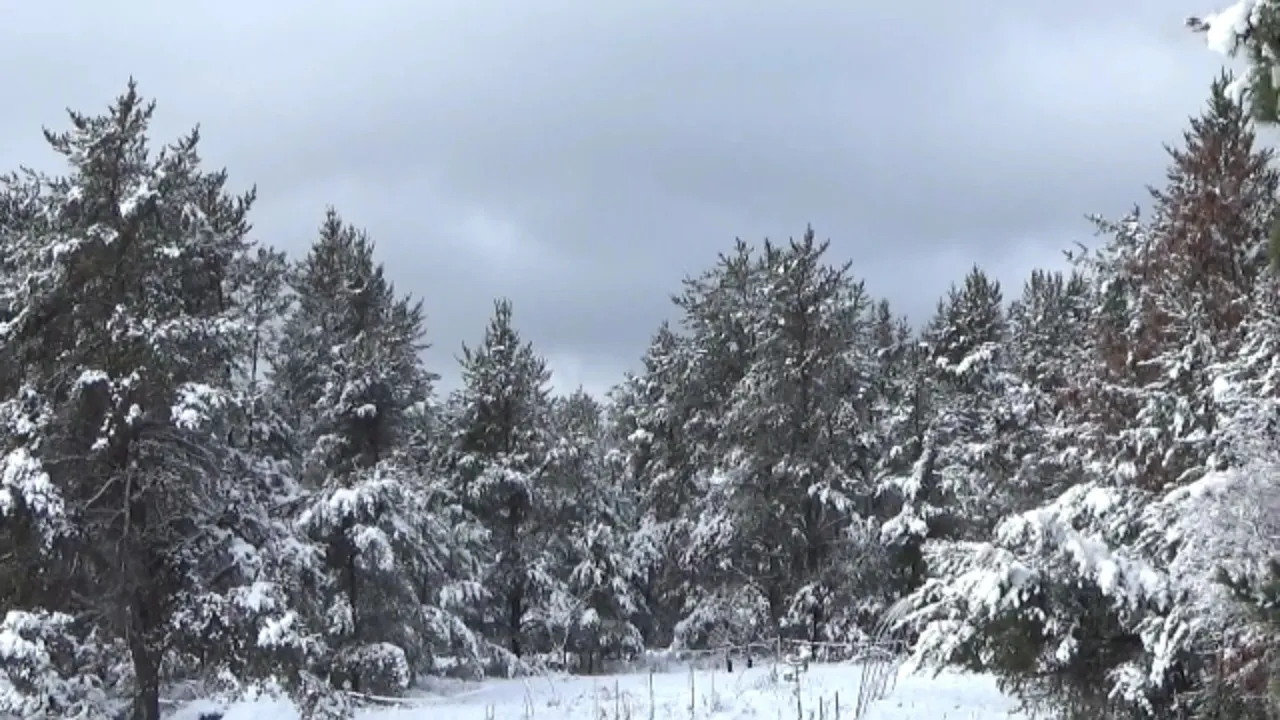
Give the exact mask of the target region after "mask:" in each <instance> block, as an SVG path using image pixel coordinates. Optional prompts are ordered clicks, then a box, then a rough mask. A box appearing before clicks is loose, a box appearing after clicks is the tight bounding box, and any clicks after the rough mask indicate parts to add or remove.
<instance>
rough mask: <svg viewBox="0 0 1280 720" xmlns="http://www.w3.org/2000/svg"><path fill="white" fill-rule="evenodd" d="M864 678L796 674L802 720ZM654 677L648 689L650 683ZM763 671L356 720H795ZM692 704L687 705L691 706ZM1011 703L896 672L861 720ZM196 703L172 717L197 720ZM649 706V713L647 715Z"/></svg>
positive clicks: (953, 715) (985, 690) (505, 690)
mask: <svg viewBox="0 0 1280 720" xmlns="http://www.w3.org/2000/svg"><path fill="white" fill-rule="evenodd" d="M861 676H862V672H861V669H860V668H859V666H856V665H813V666H812V667H810V668H809V670H808V672H805V673H803V674H802V675H801V676H800V708H799V709H800V712H802V713H803V720H841V719H842V718H843V719H847V720H852V719H853V717H854V706H855V704H856V699H857V694H858V683H859V680H860V678H861ZM651 677H652V690H651V689H650V687H651V686H650V678H651ZM776 678H777V673H775V672H774V671H772V670H771V669H770V668H768V667H764V668H761V667H757V668H753V669H749V670H745V671H741V672H734V673H727V672H724V671H723V670H721V671H710V670H697V671H694V672H690V671H689V670H684V671H679V670H673V671H668V672H662V673H654V674H653V675H652V676H651V675H650V674H649V673H647V672H644V673H629V674H623V675H609V676H601V677H594V678H590V677H569V676H561V677H537V678H528V679H519V680H490V681H486V682H483V683H461V682H458V683H451V684H440V685H438V686H435V687H432V688H431V692H428V693H424V694H423V695H422V696H421V697H417V698H414V699H412V700H410V701H408V702H407V703H406V705H405V706H404V707H399V708H390V709H371V710H365V711H363V712H361V713H359V714H358V715H357V718H358V720H429V719H434V718H440V719H441V720H579V719H581V720H649V719H650V718H652V719H653V720H690V719H691V720H739V719H746V718H753V719H754V718H758V719H759V720H794V719H795V718H796V717H797V707H796V696H795V685H794V684H793V683H790V682H787V681H786V680H782V679H776ZM691 699H692V702H691ZM1012 706H1013V701H1012V700H1010V699H1009V698H1007V697H1005V696H1003V695H1002V694H1001V693H1000V691H999V690H997V689H996V686H995V682H994V681H993V680H992V679H990V678H988V677H984V676H980V675H978V676H975V675H956V674H943V675H940V676H938V677H933V676H931V675H928V674H924V675H908V674H902V675H901V676H900V677H899V678H898V680H897V682H896V683H895V685H894V686H893V688H892V690H890V691H889V692H888V695H887V697H885V699H883V700H880V701H878V702H876V703H875V704H874V705H872V707H871V709H870V710H869V711H868V712H867V714H866V715H865V718H866V720H994V718H1013V717H1017V716H1015V715H1013V714H1011V712H1010V709H1011V708H1012ZM199 709H204V710H207V709H208V707H207V706H205V707H204V708H197V707H192V708H190V709H189V710H187V711H185V712H181V713H179V714H178V715H177V716H175V718H174V720H197V710H199ZM651 709H652V712H651ZM224 720H297V714H296V713H295V712H293V710H292V709H291V708H289V707H288V706H287V705H285V704H283V703H256V704H252V705H249V704H244V705H238V706H235V707H233V708H230V709H229V711H228V713H227V714H226V715H225V716H224Z"/></svg>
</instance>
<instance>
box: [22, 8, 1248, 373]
mask: <svg viewBox="0 0 1280 720" xmlns="http://www.w3.org/2000/svg"><path fill="white" fill-rule="evenodd" d="M1225 2H1226V0H1080V1H1079V2H1073V3H1064V2H1060V1H1058V0H970V1H969V2H956V1H955V0H910V1H909V0H888V1H881V2H851V1H850V0H830V1H828V2H812V1H808V0H790V1H789V2H781V1H780V0H752V1H744V0H737V1H736V2H731V1H730V0H700V1H696V2H689V1H688V0H682V1H677V0H505V1H499V0H363V1H357V0H346V1H342V2H339V1H337V0H310V1H307V2H304V1H303V0H274V1H271V2H247V1H246V0H220V1H218V2H208V1H205V0H186V1H184V2H173V1H172V0H116V2H102V1H101V0H97V1H93V0H79V1H75V2H73V1H70V0H46V1H45V2H42V3H34V2H18V1H17V0H0V68H4V70H3V76H4V83H3V90H4V93H3V101H2V104H0V167H3V168H6V169H7V168H10V167H13V166H16V165H18V164H27V165H35V166H46V165H47V163H48V162H49V161H50V157H51V156H50V155H49V153H48V151H47V150H46V148H45V147H44V145H43V140H42V138H41V135H40V128H41V126H42V125H47V126H51V127H54V128H57V129H61V128H63V127H65V123H64V118H65V115H64V114H63V108H65V107H67V106H71V107H74V108H76V109H79V110H86V111H98V110H101V109H103V108H105V107H106V106H107V105H108V104H109V103H110V101H111V100H112V99H113V98H114V97H115V96H116V95H118V94H119V93H120V92H121V91H122V90H123V88H124V86H125V82H126V80H127V79H128V77H129V76H130V75H133V76H135V77H136V78H137V79H138V81H139V83H140V89H141V91H142V93H143V94H144V95H146V96H148V97H151V98H154V99H156V100H157V101H158V102H159V108H158V110H157V120H156V127H155V135H156V137H157V139H160V140H169V139H172V138H173V137H175V136H176V135H178V134H179V133H181V132H183V131H185V130H186V129H188V128H189V127H191V126H192V125H194V124H196V123H200V124H201V125H202V128H203V134H204V138H205V141H204V154H205V157H206V159H207V160H208V161H209V162H210V163H211V164H213V165H216V166H225V167H227V168H228V169H229V171H230V173H231V177H232V181H233V183H235V184H236V185H237V186H239V187H247V186H249V185H251V184H254V183H256V184H257V185H258V188H259V197H260V201H259V203H258V205H257V209H256V213H255V216H254V221H255V226H256V228H257V234H258V237H259V238H260V239H262V240H264V241H267V242H269V243H271V244H275V245H277V246H280V247H283V248H285V249H288V250H289V251H290V252H292V253H299V252H301V251H303V250H304V249H305V248H306V246H307V244H308V243H310V242H311V240H312V238H313V237H314V235H315V228H316V227H317V226H318V224H319V222H320V220H321V218H322V214H323V211H324V208H325V206H326V205H328V204H333V205H336V206H337V207H338V209H339V210H340V211H341V212H342V214H343V215H344V216H345V217H346V219H348V220H349V221H351V222H352V223H354V224H356V225H359V226H362V227H364V228H366V229H367V230H368V231H369V232H370V234H371V235H372V237H373V238H374V240H375V241H376V242H377V244H378V247H379V250H380V252H381V256H382V259H383V260H384V261H385V262H386V264H387V266H388V269H389V272H390V275H391V276H392V277H393V279H394V280H395V281H396V283H397V285H398V287H399V288H401V289H402V290H404V291H408V292H412V293H413V294H415V295H417V296H420V297H421V298H423V300H424V301H425V305H426V309H427V312H428V316H429V317H428V322H429V333H430V339H431V340H432V342H433V343H435V348H434V349H433V351H432V352H431V354H430V356H429V358H430V361H431V362H432V364H433V366H434V367H435V369H437V371H439V372H441V373H442V374H444V375H445V376H446V378H447V380H448V381H449V384H451V383H452V381H453V379H454V378H455V377H456V370H455V363H454V362H453V356H454V355H456V353H457V350H458V348H459V345H460V343H461V342H463V341H467V342H472V341H474V340H476V339H478V337H479V336H480V334H481V333H482V330H483V326H484V322H485V320H486V318H487V317H488V315H489V314H490V312H491V310H492V299H493V298H494V297H496V296H499V295H505V296H508V297H510V298H512V299H513V301H514V302H515V310H516V321H517V323H518V325H519V326H520V328H521V330H522V332H523V333H524V334H525V336H526V337H528V338H529V339H531V340H533V341H534V343H535V344H536V345H537V346H538V348H539V349H540V350H541V351H542V352H543V354H544V355H546V357H547V358H548V359H549V361H550V363H551V365H552V368H553V370H554V371H555V373H556V375H557V377H556V385H557V386H558V387H561V388H566V387H572V386H576V385H577V384H579V383H582V384H585V385H586V386H587V387H588V388H589V389H591V390H593V391H600V390H603V389H605V388H607V387H608V386H609V385H611V384H613V383H614V382H615V381H616V380H617V379H618V378H619V377H620V376H621V374H622V372H623V371H624V370H625V369H627V368H629V367H633V366H634V365H635V364H636V361H637V359H638V357H639V355H640V353H641V352H642V351H643V349H644V347H645V345H646V343H647V341H648V338H649V336H650V335H651V333H652V332H653V331H654V330H655V329H656V327H657V324H658V322H659V321H660V320H661V319H662V318H664V317H666V316H669V315H670V312H671V308H670V304H669V302H668V296H669V294H670V293H671V292H672V291H674V290H676V289H677V288H678V286H679V280H680V278H681V277H683V276H685V275H687V274H690V273H694V272H697V271H699V270H701V269H702V268H705V267H707V266H708V265H710V264H711V263H712V262H713V261H714V258H715V255H716V253H717V252H718V251H719V250H722V249H725V248H727V247H729V246H731V244H732V242H733V239H734V238H735V237H742V238H744V239H748V240H759V239H761V238H763V237H766V236H768V237H772V238H775V239H784V238H786V237H789V236H797V235H799V234H800V233H801V232H803V230H804V228H805V225H806V223H812V224H813V226H814V228H815V230H816V231H817V232H818V234H819V235H820V236H821V237H824V238H826V237H829V238H831V239H832V241H833V250H834V252H835V253H836V255H837V257H839V258H847V259H850V260H853V261H854V268H855V272H856V273H858V274H859V275H860V276H862V277H864V278H866V280H867V284H868V286H869V288H870V289H871V290H872V292H874V293H875V294H877V295H882V296H887V297H889V298H890V300H891V301H892V302H893V303H894V304H895V305H896V306H897V308H898V309H899V310H900V311H902V312H907V313H910V314H911V315H912V316H913V318H914V317H918V316H920V315H923V314H926V313H927V312H928V311H929V310H930V309H931V308H932V306H933V304H934V302H935V301H936V299H937V297H938V296H939V295H940V294H941V293H942V292H943V291H944V290H945V289H946V287H947V286H948V285H949V284H950V283H951V282H952V281H955V280H958V279H959V278H960V277H961V276H962V275H963V273H964V272H965V271H966V269H967V268H968V267H969V266H970V265H971V264H972V263H974V262H977V263H979V264H981V265H982V266H983V267H985V268H987V269H988V270H989V271H991V272H992V273H994V274H995V275H996V276H997V277H999V278H1000V279H1001V280H1002V281H1003V282H1004V283H1005V286H1006V294H1013V293H1015V292H1016V291H1017V289H1018V288H1019V287H1020V285H1021V282H1022V279H1023V277H1024V276H1025V275H1026V274H1027V272H1028V271H1029V270H1030V269H1031V268H1032V267H1035V266H1043V265H1046V264H1055V263H1059V259H1060V250H1061V249H1062V248H1065V247H1068V246H1070V245H1071V244H1072V243H1073V242H1075V241H1077V240H1086V241H1087V240H1089V239H1090V238H1091V237H1092V235H1091V228H1090V226H1089V225H1088V223H1086V222H1085V221H1084V220H1083V219H1082V218H1083V215H1084V214H1085V213H1088V212H1102V213H1106V214H1112V215H1114V214H1118V213H1121V212H1123V211H1124V210H1125V209H1126V208H1127V207H1129V206H1130V205H1131V204H1132V203H1134V202H1136V201H1140V200H1143V199H1144V197H1145V195H1144V191H1143V188H1144V185H1146V184H1147V183H1152V182H1157V181H1158V180H1159V179H1160V177H1161V175H1162V173H1163V170H1164V167H1165V156H1164V154H1163V150H1162V148H1161V143H1162V142H1169V141H1176V140H1177V138H1178V137H1179V133H1180V132H1181V130H1182V129H1183V128H1184V127H1185V125H1186V119H1187V117H1188V116H1189V115H1191V114H1193V113H1195V112H1197V111H1198V110H1199V108H1200V107H1201V105H1202V103H1203V100H1204V98H1205V97H1206V91H1207V88H1208V83H1209V81H1210V80H1211V79H1212V77H1213V75H1214V73H1215V72H1216V71H1217V69H1218V68H1219V67H1220V65H1221V62H1222V60H1221V58H1219V57H1217V56H1214V55H1212V54H1211V53H1209V52H1208V51H1207V50H1206V49H1205V48H1204V46H1203V42H1202V40H1201V38H1199V37H1197V36H1195V35H1193V34H1191V33H1190V32H1189V31H1187V30H1186V29H1185V28H1184V27H1183V25H1182V21H1183V19H1184V18H1185V17H1186V16H1187V15H1190V14H1195V13H1201V12H1205V11H1211V10H1214V9H1217V8H1216V7H1215V5H1217V4H1223V3H1225Z"/></svg>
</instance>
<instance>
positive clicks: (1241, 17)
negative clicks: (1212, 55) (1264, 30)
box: [1202, 0, 1261, 56]
mask: <svg viewBox="0 0 1280 720" xmlns="http://www.w3.org/2000/svg"><path fill="white" fill-rule="evenodd" d="M1260 4H1261V3H1259V0H1237V2H1235V3H1234V4H1232V5H1231V6H1230V7H1227V8H1225V9H1224V10H1221V11H1219V12H1216V13H1212V14H1209V15H1206V16H1205V17H1204V18H1202V21H1203V23H1204V27H1205V32H1204V35H1205V43H1207V44H1208V46H1209V49H1210V50H1212V51H1214V52H1216V53H1221V54H1223V55H1228V56H1229V55H1234V54H1235V52H1236V49H1237V47H1238V46H1239V43H1240V38H1241V36H1242V35H1244V33H1245V31H1246V30H1248V28H1249V24H1250V19H1251V18H1252V17H1253V13H1254V10H1255V9H1256V8H1257V6H1259V5H1260Z"/></svg>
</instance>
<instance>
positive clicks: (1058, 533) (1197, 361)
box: [914, 78, 1276, 717]
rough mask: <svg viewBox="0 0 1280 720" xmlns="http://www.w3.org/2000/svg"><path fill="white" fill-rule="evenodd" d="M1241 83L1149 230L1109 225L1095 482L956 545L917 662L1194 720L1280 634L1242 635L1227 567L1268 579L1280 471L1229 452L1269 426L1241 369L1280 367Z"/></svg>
mask: <svg viewBox="0 0 1280 720" xmlns="http://www.w3.org/2000/svg"><path fill="white" fill-rule="evenodd" d="M1226 86H1227V81H1226V79H1225V78H1223V79H1220V80H1219V81H1218V82H1216V83H1215V84H1214V87H1213V94H1212V98H1211V101H1210V103H1209V107H1208V108H1207V109H1206V111H1205V113H1204V114H1203V115H1202V116H1201V117H1200V118H1197V119H1196V120H1195V121H1193V123H1192V128H1191V131H1190V132H1189V133H1188V134H1187V137H1186V144H1185V147H1184V148H1182V149H1178V150H1171V151H1170V153H1171V156H1172V159H1173V163H1172V166H1171V169H1170V172H1169V182H1168V186H1167V188H1166V189H1165V190H1163V191H1159V192H1155V193H1154V196H1153V199H1154V210H1153V212H1152V213H1151V218H1152V219H1151V220H1150V221H1147V222H1145V223H1144V222H1142V221H1141V220H1140V219H1139V218H1138V217H1137V216H1136V215H1134V216H1131V217H1130V218H1128V219H1127V220H1125V221H1124V222H1121V223H1114V224H1111V225H1109V226H1107V227H1108V228H1109V229H1111V230H1112V231H1113V233H1112V236H1111V237H1110V238H1109V240H1108V242H1107V243H1106V244H1105V245H1104V246H1103V247H1102V248H1101V249H1100V250H1099V251H1098V252H1097V253H1096V254H1094V255H1093V256H1092V257H1091V258H1090V259H1089V260H1088V261H1087V262H1085V263H1084V265H1083V268H1084V269H1085V271H1086V272H1087V274H1088V279H1089V282H1090V284H1091V285H1092V286H1093V288H1094V293H1095V300H1096V303H1097V305H1096V306H1095V311H1094V319H1093V329H1094V330H1093V339H1092V340H1091V344H1092V346H1093V351H1094V354H1093V357H1092V361H1091V362H1090V363H1089V364H1088V365H1082V366H1080V367H1079V368H1077V372H1076V373H1075V376H1074V377H1075V379H1076V382H1075V383H1074V385H1075V387H1073V388H1071V390H1070V393H1069V397H1070V398H1071V399H1072V400H1073V401H1075V402H1079V403H1082V404H1083V407H1082V408H1081V410H1073V412H1083V413H1084V414H1085V415H1084V421H1083V422H1082V423H1081V424H1080V425H1079V426H1078V428H1077V430H1076V433H1075V434H1076V436H1077V437H1078V438H1079V439H1080V442H1081V443H1082V447H1081V448H1080V451H1081V454H1082V455H1083V457H1084V459H1085V460H1086V462H1084V463H1082V466H1081V467H1082V468H1083V469H1084V470H1085V471H1086V473H1087V474H1086V475H1085V476H1084V477H1083V478H1081V479H1082V480H1084V481H1083V482H1079V483H1077V484H1075V485H1073V486H1072V487H1070V488H1069V489H1068V490H1066V491H1065V492H1064V493H1063V494H1062V495H1061V496H1060V497H1058V498H1057V499H1054V500H1052V501H1051V502H1049V503H1046V504H1045V505H1043V506H1041V507H1038V508H1035V509H1033V510H1030V511H1027V512H1024V513H1019V514H1015V515H1013V516H1011V517H1009V518H1007V519H1006V520H1004V521H1003V522H1002V523H1001V524H1000V526H999V527H998V528H997V531H996V533H995V536H994V538H993V540H992V542H990V543H989V544H988V543H978V544H972V545H952V546H945V547H939V548H938V557H937V558H936V564H935V567H936V568H938V577H937V579H935V580H933V581H930V582H929V583H927V584H926V585H925V587H924V588H923V589H922V590H921V591H920V592H919V593H918V594H917V595H916V596H915V598H914V602H915V605H916V607H918V608H919V612H918V614H917V615H916V616H915V618H914V621H915V622H918V623H919V624H920V625H922V626H923V628H924V630H925V632H924V634H923V637H922V640H921V642H920V644H919V645H918V647H917V655H918V656H919V657H921V658H923V659H932V660H942V661H951V662H963V663H968V664H971V665H973V666H978V667H982V668H985V669H988V670H993V671H995V672H996V673H997V674H999V675H1000V676H1001V677H1002V678H1003V679H1004V680H1005V681H1006V683H1007V684H1008V685H1009V686H1010V687H1012V688H1013V689H1015V690H1016V691H1017V692H1018V693H1019V694H1020V695H1021V696H1022V697H1024V698H1026V699H1029V700H1034V701H1039V702H1041V703H1044V704H1048V705H1051V706H1053V707H1055V708H1057V709H1058V711H1060V712H1066V713H1067V714H1069V715H1070V716H1072V717H1083V716H1096V715H1098V714H1099V713H1111V714H1113V715H1114V716H1122V717H1196V716H1197V713H1198V712H1200V711H1201V710H1203V709H1204V701H1205V698H1206V696H1207V693H1206V692H1204V690H1205V689H1206V683H1207V682H1209V681H1210V680H1213V679H1215V678H1221V677H1223V675H1224V668H1225V671H1226V673H1227V674H1230V672H1231V669H1230V664H1231V663H1235V662H1238V661H1240V659H1241V658H1240V655H1239V654H1238V653H1237V651H1238V650H1250V649H1254V650H1256V649H1257V648H1258V647H1259V638H1264V639H1265V637H1266V635H1265V634H1263V635H1254V636H1252V637H1249V636H1248V635H1247V633H1242V632H1241V631H1240V628H1241V620H1240V617H1241V615H1240V613H1239V607H1238V606H1237V605H1234V604H1233V603H1231V602H1230V601H1229V600H1228V599H1227V598H1226V597H1225V589H1224V588H1223V586H1222V585H1220V584H1218V583H1215V582H1214V577H1215V575H1216V574H1217V570H1218V568H1219V567H1230V568H1233V569H1237V568H1240V567H1242V566H1245V567H1248V566H1249V565H1250V564H1252V567H1253V573H1254V575H1253V576H1254V577H1262V576H1263V570H1262V569H1261V566H1260V564H1259V563H1258V561H1257V555H1258V554H1259V552H1260V551H1261V552H1262V553H1263V554H1271V553H1273V552H1274V549H1272V548H1269V547H1268V546H1267V545H1265V544H1264V545H1261V546H1259V545H1258V544H1257V540H1258V539H1260V538H1266V537H1267V536H1268V533H1269V531H1264V532H1262V533H1261V534H1259V533H1258V532H1257V531H1256V528H1257V527H1259V525H1258V523H1257V513H1258V512H1259V509H1260V508H1267V507H1270V506H1271V505H1272V504H1273V503H1274V502H1275V500H1274V498H1272V497H1269V496H1268V495H1267V493H1268V490H1267V488H1270V487H1274V477H1275V460H1274V455H1272V456H1271V457H1268V456H1267V453H1262V454H1261V455H1259V454H1258V451H1257V450H1256V448H1255V449H1254V450H1253V451H1250V452H1244V451H1241V450H1239V449H1237V450H1236V451H1234V452H1221V451H1222V450H1224V449H1228V450H1229V449H1230V447H1231V446H1232V445H1233V444H1235V441H1233V440H1232V437H1233V436H1235V438H1236V439H1237V440H1238V438H1239V436H1240V432H1239V430H1240V425H1239V422H1238V421H1236V420H1233V417H1234V418H1241V419H1242V420H1243V418H1250V419H1248V420H1243V422H1248V423H1252V422H1257V419H1258V418H1259V417H1260V415H1259V414H1255V413H1252V412H1245V411H1244V410H1242V409H1241V407H1240V406H1238V405H1237V407H1236V408H1234V409H1233V407H1232V401H1229V399H1230V398H1231V397H1232V395H1233V393H1232V392H1231V388H1230V384H1231V383H1230V380H1229V379H1228V378H1230V377H1231V376H1232V374H1233V372H1234V371H1227V370H1226V368H1232V367H1234V368H1236V370H1239V371H1240V375H1239V377H1241V378H1250V377H1251V378H1254V380H1253V381H1251V382H1256V380H1257V379H1258V378H1262V377H1266V376H1267V375H1268V374H1269V372H1270V370H1269V366H1270V365H1271V364H1272V363H1273V362H1274V360H1273V358H1274V356H1273V355H1266V353H1267V352H1268V351H1266V350H1261V348H1262V347H1263V345H1259V344H1258V337H1257V336H1252V337H1251V335H1252V334H1253V333H1254V332H1257V331H1256V330H1254V331H1250V330H1249V324H1248V323H1245V322H1243V319H1244V318H1246V317H1248V315H1247V314H1246V311H1247V309H1248V305H1249V301H1250V298H1253V299H1254V304H1259V303H1258V302H1257V297H1258V296H1257V294H1256V292H1257V289H1258V288H1259V282H1260V280H1261V278H1262V277H1263V269H1264V267H1265V260H1263V257H1264V254H1263V253H1262V252H1261V248H1263V247H1265V245H1266V241H1267V240H1266V239H1267V233H1268V229H1269V227H1270V223H1271V221H1272V219H1273V218H1274V216H1275V192H1276V180H1275V176H1274V174H1273V171H1271V170H1270V169H1269V168H1268V166H1267V162H1266V160H1267V158H1268V156H1267V154H1266V153H1263V152H1261V151H1259V150H1257V149H1255V148H1254V147H1253V135H1252V130H1251V128H1250V127H1249V123H1248V120H1247V118H1246V117H1245V116H1244V114H1243V113H1242V112H1241V110H1240V109H1239V108H1238V107H1236V106H1235V105H1234V104H1232V103H1231V102H1229V100H1228V99H1227V97H1226ZM1259 322H1260V323H1261V325H1260V327H1261V326H1263V325H1265V324H1266V323H1265V322H1264V321H1262V320H1259ZM1264 332H1265V331H1264ZM1250 348H1252V349H1250ZM1259 353H1262V354H1263V356H1260V355H1259ZM1242 368H1249V369H1248V370H1247V371H1246V370H1242ZM1262 388H1263V386H1256V390H1255V392H1256V391H1261V390H1262ZM1266 393H1267V394H1268V395H1269V396H1271V397H1274V390H1268V391H1266ZM1235 397H1236V398H1237V400H1236V401H1235V402H1238V398H1239V397H1240V396H1239V395H1238V394H1237V395H1236V396H1235ZM1247 405H1248V404H1245V407H1247ZM1256 407H1257V406H1255V408H1256ZM1269 414H1271V411H1264V412H1262V413H1261V416H1266V415H1269ZM1233 427H1234V428H1235V430H1234V431H1232V430H1231V429H1232V428H1233ZM1267 430H1268V428H1267V424H1266V423H1259V424H1258V425H1255V426H1253V427H1252V428H1250V430H1249V431H1248V432H1246V433H1245V434H1246V435H1248V434H1251V433H1252V434H1253V436H1254V437H1255V438H1256V437H1257V435H1258V434H1260V433H1262V432H1264V431H1267ZM1239 447H1240V446H1238V445H1237V448H1239ZM1232 488H1235V490H1232ZM1251 518H1252V519H1251ZM1237 669H1238V668H1237ZM1203 716H1205V717H1214V716H1212V715H1203Z"/></svg>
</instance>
